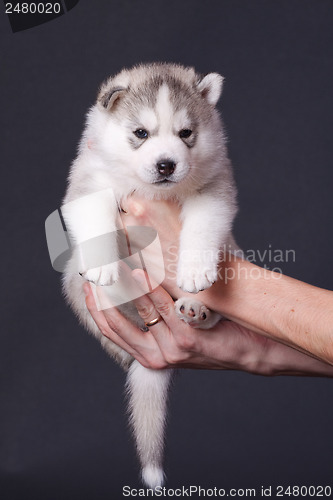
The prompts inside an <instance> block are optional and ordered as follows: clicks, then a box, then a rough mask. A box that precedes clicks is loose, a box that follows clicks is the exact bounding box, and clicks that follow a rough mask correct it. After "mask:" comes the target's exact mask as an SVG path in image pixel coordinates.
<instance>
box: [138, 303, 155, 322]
mask: <svg viewBox="0 0 333 500" xmlns="http://www.w3.org/2000/svg"><path fill="white" fill-rule="evenodd" d="M138 313H139V315H140V316H141V318H142V319H143V320H145V319H148V318H150V316H152V314H153V313H154V307H153V306H146V305H145V306H139V307H138Z"/></svg>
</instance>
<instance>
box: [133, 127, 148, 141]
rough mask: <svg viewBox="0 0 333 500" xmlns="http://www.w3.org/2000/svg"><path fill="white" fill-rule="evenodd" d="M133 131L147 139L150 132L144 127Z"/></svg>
mask: <svg viewBox="0 0 333 500" xmlns="http://www.w3.org/2000/svg"><path fill="white" fill-rule="evenodd" d="M133 133H134V135H136V136H137V137H138V139H147V137H148V132H147V130H145V129H144V128H138V130H135V132H133Z"/></svg>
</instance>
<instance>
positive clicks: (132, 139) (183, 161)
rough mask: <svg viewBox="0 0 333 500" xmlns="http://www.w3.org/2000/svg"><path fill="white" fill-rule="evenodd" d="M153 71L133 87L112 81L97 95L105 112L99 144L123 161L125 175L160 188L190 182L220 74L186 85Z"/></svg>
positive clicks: (201, 153) (202, 146)
mask: <svg viewBox="0 0 333 500" xmlns="http://www.w3.org/2000/svg"><path fill="white" fill-rule="evenodd" d="M153 76H154V77H152V76H150V77H147V79H146V80H144V79H143V81H140V82H139V84H137V86H136V87H135V86H133V84H132V85H131V78H129V81H128V85H127V86H124V87H123V86H121V87H119V86H116V87H115V86H113V87H112V88H111V89H109V91H108V92H106V93H105V94H104V95H103V96H102V98H101V99H100V103H101V104H102V106H103V108H104V110H106V111H107V113H108V120H107V125H106V129H105V133H104V134H103V145H102V147H103V150H104V151H105V152H106V153H107V155H108V156H109V157H110V159H112V162H114V163H115V162H117V161H118V163H119V164H121V165H123V167H124V170H125V171H124V174H125V177H126V175H127V176H130V177H131V178H133V177H134V178H135V179H136V181H137V182H139V183H143V184H149V185H151V186H152V188H153V189H157V190H166V189H171V188H172V187H175V186H176V185H178V184H180V183H184V182H195V180H196V179H197V177H198V170H199V169H201V170H202V163H203V160H204V157H205V150H206V147H207V146H208V145H209V144H210V143H211V141H212V139H211V138H210V137H209V134H211V133H212V130H211V121H212V113H213V109H214V105H215V103H216V101H217V100H218V98H219V95H220V92H221V83H222V78H221V77H220V76H219V75H216V74H210V75H207V77H205V78H204V79H203V80H201V82H199V83H195V84H194V83H193V82H188V84H187V85H186V84H185V83H184V81H180V80H177V79H176V78H171V77H170V78H167V77H164V78H161V77H159V75H153ZM133 87H134V88H133ZM104 110H103V111H104ZM201 173H202V172H201Z"/></svg>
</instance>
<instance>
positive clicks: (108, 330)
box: [84, 283, 139, 358]
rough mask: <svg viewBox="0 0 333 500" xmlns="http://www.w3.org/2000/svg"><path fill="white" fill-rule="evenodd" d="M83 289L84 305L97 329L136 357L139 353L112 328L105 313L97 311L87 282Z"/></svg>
mask: <svg viewBox="0 0 333 500" xmlns="http://www.w3.org/2000/svg"><path fill="white" fill-rule="evenodd" d="M84 291H85V294H86V305H87V309H88V311H89V312H90V314H91V316H92V318H93V320H94V321H95V323H96V325H97V327H98V329H99V330H100V332H101V333H102V335H104V336H105V337H107V338H108V339H110V340H111V341H112V342H114V343H115V344H117V345H118V346H119V347H120V348H121V349H124V350H125V351H126V352H128V353H129V354H130V355H131V356H133V357H135V358H136V357H137V355H138V354H139V353H137V352H136V350H135V349H134V348H133V346H131V345H130V344H128V343H127V342H126V341H125V340H124V339H123V338H122V337H121V336H120V335H119V333H118V330H116V329H114V328H112V323H111V322H110V323H109V322H108V321H107V318H106V316H105V313H104V312H103V311H99V310H98V309H97V306H96V302H95V299H94V296H93V294H92V291H91V286H90V285H89V284H88V283H85V285H84Z"/></svg>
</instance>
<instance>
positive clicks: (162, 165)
mask: <svg viewBox="0 0 333 500" xmlns="http://www.w3.org/2000/svg"><path fill="white" fill-rule="evenodd" d="M175 168H176V164H175V162H174V161H171V160H161V161H159V162H158V163H157V170H158V171H159V173H160V174H162V175H165V177H167V176H168V175H171V174H173V172H174V170H175Z"/></svg>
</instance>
